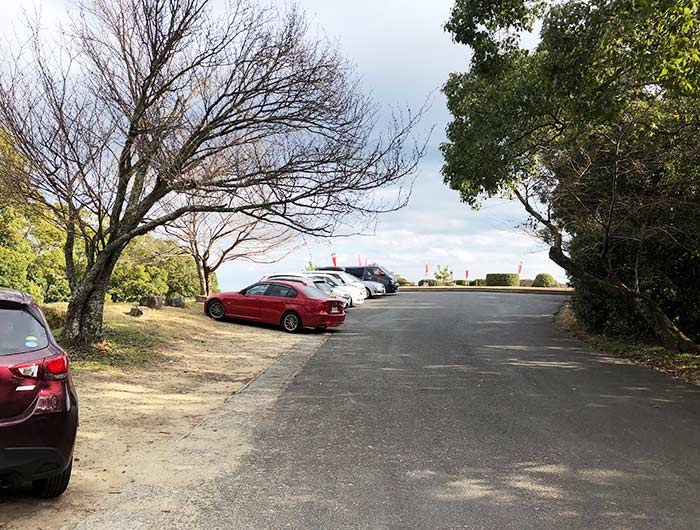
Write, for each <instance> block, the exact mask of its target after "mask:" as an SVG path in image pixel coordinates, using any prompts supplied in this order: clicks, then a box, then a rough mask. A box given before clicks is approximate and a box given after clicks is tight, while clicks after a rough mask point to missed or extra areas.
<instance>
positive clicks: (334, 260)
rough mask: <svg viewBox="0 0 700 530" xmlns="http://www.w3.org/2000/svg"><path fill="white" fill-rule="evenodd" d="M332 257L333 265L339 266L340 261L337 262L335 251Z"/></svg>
mask: <svg viewBox="0 0 700 530" xmlns="http://www.w3.org/2000/svg"><path fill="white" fill-rule="evenodd" d="M331 259H332V260H333V266H334V267H337V266H338V262H337V260H336V255H335V252H333V254H331Z"/></svg>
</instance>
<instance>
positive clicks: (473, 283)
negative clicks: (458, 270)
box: [469, 279, 486, 287]
mask: <svg viewBox="0 0 700 530" xmlns="http://www.w3.org/2000/svg"><path fill="white" fill-rule="evenodd" d="M469 285H471V286H472V287H485V286H486V280H484V279H477V280H472V281H470V282H469Z"/></svg>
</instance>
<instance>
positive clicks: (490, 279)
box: [486, 273, 520, 287]
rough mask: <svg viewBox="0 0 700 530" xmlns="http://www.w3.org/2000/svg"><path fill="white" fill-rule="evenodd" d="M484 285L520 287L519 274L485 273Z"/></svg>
mask: <svg viewBox="0 0 700 530" xmlns="http://www.w3.org/2000/svg"><path fill="white" fill-rule="evenodd" d="M486 285H488V286H489V287H520V275H519V274H507V273H492V274H487V275H486Z"/></svg>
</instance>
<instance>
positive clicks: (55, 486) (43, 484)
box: [32, 458, 73, 499]
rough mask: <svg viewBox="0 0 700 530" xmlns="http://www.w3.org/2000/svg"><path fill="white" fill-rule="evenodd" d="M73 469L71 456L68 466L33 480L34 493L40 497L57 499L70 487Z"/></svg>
mask: <svg viewBox="0 0 700 530" xmlns="http://www.w3.org/2000/svg"><path fill="white" fill-rule="evenodd" d="M72 470H73V459H72V458H71V461H70V463H69V464H68V467H67V468H66V469H65V470H63V471H61V472H60V473H56V474H55V475H52V476H50V477H47V478H42V479H40V480H35V481H33V482H32V493H33V494H34V496H35V497H38V498H40V499H55V498H56V497H60V496H61V495H63V493H64V492H65V491H66V489H67V488H68V484H69V483H70V476H71V472H72Z"/></svg>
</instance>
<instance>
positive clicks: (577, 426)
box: [79, 292, 700, 530]
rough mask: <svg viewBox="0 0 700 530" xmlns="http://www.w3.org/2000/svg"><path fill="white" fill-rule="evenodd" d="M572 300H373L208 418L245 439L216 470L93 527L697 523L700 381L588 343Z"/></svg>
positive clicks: (448, 296) (88, 524)
mask: <svg viewBox="0 0 700 530" xmlns="http://www.w3.org/2000/svg"><path fill="white" fill-rule="evenodd" d="M562 301H563V298H562V297H558V296H537V295H527V296H523V295H512V294H501V293H476V292H469V293H431V294H429V295H428V294H423V293H401V294H399V295H397V296H390V297H386V298H382V299H380V300H377V301H374V303H372V304H366V305H365V306H363V307H362V308H358V309H356V310H355V311H353V312H351V313H350V314H349V317H348V320H347V322H346V325H345V326H344V327H343V328H342V329H341V330H339V331H335V332H332V335H331V336H330V339H329V340H328V341H327V342H325V344H323V345H322V346H321V347H320V348H319V349H318V350H317V351H316V352H315V353H314V354H313V355H311V356H309V355H299V356H296V357H295V356H292V357H287V356H285V357H284V358H283V359H282V361H280V362H279V363H277V364H276V365H275V366H279V368H278V369H275V371H273V372H271V373H270V375H269V377H268V378H266V377H265V376H263V377H262V378H260V379H259V380H258V381H256V382H254V383H253V384H252V385H250V386H249V387H248V389H247V390H246V391H245V392H244V393H243V394H241V395H240V396H238V397H236V398H234V399H232V400H230V401H227V402H226V403H225V404H224V406H223V407H222V408H221V409H220V410H219V412H218V414H217V415H215V416H214V417H213V418H212V422H210V423H205V424H203V425H202V426H200V427H201V428H200V430H199V431H198V432H197V434H196V437H197V438H198V439H200V438H201V439H206V438H207V437H211V439H212V440H214V439H216V440H219V441H220V443H221V442H223V441H226V440H229V439H236V440H238V442H239V443H238V445H236V448H237V449H236V450H235V451H234V450H231V452H230V453H229V454H228V455H226V454H224V455H221V458H220V460H219V465H218V466H216V468H213V469H210V470H209V473H210V474H209V476H208V477H200V480H198V481H195V483H193V484H188V485H187V487H178V486H177V485H175V484H173V483H171V482H168V481H167V480H166V481H164V483H163V485H161V486H160V487H159V488H157V489H155V490H145V489H144V488H137V487H135V486H134V487H131V488H126V489H125V490H124V491H123V492H122V493H121V494H120V495H119V496H117V497H116V498H113V499H112V500H111V502H110V504H109V505H108V506H106V507H105V510H101V511H100V513H99V514H95V515H94V516H92V517H91V518H88V519H86V520H84V521H83V523H82V526H80V527H79V528H81V529H83V528H85V529H87V528H91V529H92V528H106V529H110V528H120V526H118V524H119V522H122V523H125V522H127V521H134V520H139V517H142V518H143V520H144V521H148V525H147V527H152V528H183V529H184V528H207V529H217V528H221V529H224V528H236V529H246V528H250V529H260V528H270V529H276V528H329V529H331V528H338V529H340V528H353V529H367V530H369V529H372V530H374V529H394V528H395V529H405V528H425V529H431V530H442V529H445V530H447V529H454V528H488V529H491V528H509V529H517V530H523V529H533V530H534V529H537V530H541V529H561V528H567V529H579V528H580V529H587V530H590V529H600V530H615V529H620V530H622V529H628V528H634V529H635V530H636V529H652V528H653V529H660V528H663V529H664V530H673V529H684V530H690V529H696V528H697V520H698V517H700V508H698V506H697V503H696V502H695V500H696V499H697V498H698V497H700V488H699V486H698V483H697V480H696V477H697V476H698V474H699V473H700V468H699V467H698V462H700V458H699V457H700V454H699V453H700V439H699V438H698V431H697V424H698V421H699V420H700V412H699V411H700V389H698V388H697V387H694V386H690V385H687V384H684V383H679V382H677V381H674V380H672V379H670V378H668V377H666V376H664V375H661V374H659V373H656V372H653V371H651V370H648V369H646V368H643V367H640V366H636V365H630V364H627V363H624V362H621V361H619V360H617V359H612V358H609V357H607V356H605V355H602V354H599V353H596V352H594V351H592V350H590V349H589V348H587V347H585V346H583V345H582V344H581V343H579V342H578V341H577V340H575V339H573V338H571V337H570V336H568V335H567V334H565V333H564V332H562V331H560V330H559V329H557V328H556V327H555V325H554V323H553V315H554V313H556V311H557V310H558V308H559V306H560V305H561V303H562ZM306 336H309V335H306ZM312 336H313V335H312ZM285 359H287V361H285ZM285 363H286V364H285ZM226 418H228V420H226ZM234 445H235V444H234ZM178 451H179V452H178V454H179V455H180V459H181V460H178V461H177V463H178V464H180V463H182V462H184V460H182V459H186V457H187V456H188V454H191V453H188V449H187V446H186V445H184V446H182V447H180V449H179V450H178ZM207 462H209V461H207ZM189 465H193V464H192V463H191V462H190V464H189ZM194 465H196V464H194ZM136 496H137V497H136ZM134 498H138V499H139V502H138V503H137V504H134V503H133V502H131V500H132V499H134Z"/></svg>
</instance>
